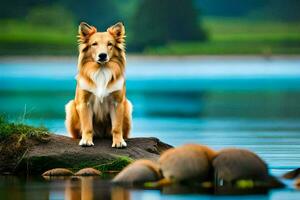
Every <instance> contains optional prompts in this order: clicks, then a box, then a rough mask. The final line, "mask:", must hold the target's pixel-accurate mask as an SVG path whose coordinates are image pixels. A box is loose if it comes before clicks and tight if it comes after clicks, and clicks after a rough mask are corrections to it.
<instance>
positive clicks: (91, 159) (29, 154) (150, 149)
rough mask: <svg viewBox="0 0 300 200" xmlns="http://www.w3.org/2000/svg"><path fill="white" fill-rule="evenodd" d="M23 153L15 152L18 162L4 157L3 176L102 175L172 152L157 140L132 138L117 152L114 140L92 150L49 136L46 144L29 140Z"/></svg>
mask: <svg viewBox="0 0 300 200" xmlns="http://www.w3.org/2000/svg"><path fill="white" fill-rule="evenodd" d="M24 141H26V142H25V143H26V144H25V143H24V144H19V147H20V148H21V149H16V148H15V149H14V150H13V152H14V154H16V155H17V156H16V157H17V159H15V160H14V161H12V162H13V163H11V160H10V159H9V156H5V157H2V160H1V164H0V165H1V166H0V173H2V174H4V173H5V174H7V173H9V174H16V173H18V174H20V173H21V174H39V175H40V174H41V173H43V172H45V171H47V170H49V169H53V168H67V169H70V170H73V171H78V170H80V169H82V168H85V167H93V168H95V169H98V170H100V171H102V172H105V171H120V170H121V169H123V168H124V167H125V166H127V165H128V164H129V163H131V162H132V161H133V160H136V159H140V158H148V159H152V160H156V159H158V157H159V155H160V153H161V152H163V151H164V150H166V149H169V148H171V146H170V145H168V144H165V143H162V142H161V141H160V140H158V139H157V138H130V139H128V140H126V142H127V144H128V147H127V148H124V149H115V148H112V147H111V139H96V140H95V141H94V143H95V146H93V147H81V146H79V145H78V142H79V141H78V140H75V139H72V138H70V137H66V136H61V135H55V134H49V135H47V139H46V140H37V139H36V138H31V137H29V138H27V139H26V140H24ZM17 143H18V140H11V141H9V142H7V140H6V142H2V143H0V150H1V151H2V150H3V149H9V148H12V147H13V146H15V145H17Z"/></svg>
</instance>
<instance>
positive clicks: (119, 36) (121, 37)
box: [107, 22, 125, 43]
mask: <svg viewBox="0 0 300 200" xmlns="http://www.w3.org/2000/svg"><path fill="white" fill-rule="evenodd" d="M107 32H109V33H110V34H111V35H112V36H113V37H114V38H115V39H116V42H117V43H124V42H125V27H124V24H123V23H122V22H118V23H116V24H115V25H113V26H111V27H109V28H108V29H107Z"/></svg>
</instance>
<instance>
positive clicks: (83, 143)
mask: <svg viewBox="0 0 300 200" xmlns="http://www.w3.org/2000/svg"><path fill="white" fill-rule="evenodd" d="M79 145H80V146H82V147H90V146H94V143H93V139H86V138H82V139H81V140H80V142H79Z"/></svg>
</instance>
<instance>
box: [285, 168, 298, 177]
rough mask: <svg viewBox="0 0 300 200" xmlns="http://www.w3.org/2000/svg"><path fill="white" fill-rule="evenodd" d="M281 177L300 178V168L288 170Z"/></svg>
mask: <svg viewBox="0 0 300 200" xmlns="http://www.w3.org/2000/svg"><path fill="white" fill-rule="evenodd" d="M282 177H283V178H285V179H294V178H297V177H299V178H300V168H297V169H294V170H292V171H289V172H287V173H285V174H284V175H283V176H282Z"/></svg>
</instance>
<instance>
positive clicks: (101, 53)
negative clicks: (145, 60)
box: [78, 22, 125, 65]
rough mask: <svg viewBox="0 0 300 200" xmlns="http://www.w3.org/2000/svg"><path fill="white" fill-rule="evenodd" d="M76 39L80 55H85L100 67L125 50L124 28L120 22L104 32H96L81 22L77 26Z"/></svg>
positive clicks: (93, 28)
mask: <svg viewBox="0 0 300 200" xmlns="http://www.w3.org/2000/svg"><path fill="white" fill-rule="evenodd" d="M78 38H79V39H78V41H79V45H80V48H79V49H80V53H86V54H87V55H89V57H90V58H91V59H92V60H93V61H95V62H97V63H99V64H102V65H103V64H105V63H106V62H109V60H110V59H111V58H112V57H113V56H116V54H117V53H118V52H119V51H124V48H125V28H124V25H123V24H122V23H121V22H119V23H117V24H115V25H113V26H111V27H109V28H108V29H107V30H106V31H105V32H97V29H96V28H95V27H94V26H90V25H88V24H87V23H85V22H82V23H80V25H79V29H78Z"/></svg>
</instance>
